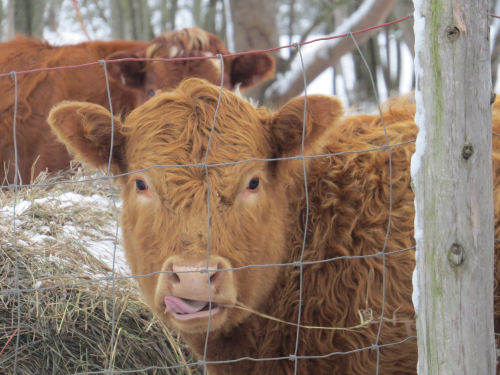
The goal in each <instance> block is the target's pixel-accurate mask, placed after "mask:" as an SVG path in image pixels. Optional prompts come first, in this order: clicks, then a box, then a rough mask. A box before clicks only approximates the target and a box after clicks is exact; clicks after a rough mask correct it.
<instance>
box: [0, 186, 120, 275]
mask: <svg viewBox="0 0 500 375" xmlns="http://www.w3.org/2000/svg"><path fill="white" fill-rule="evenodd" d="M33 205H41V206H46V207H48V208H49V209H54V210H55V209H58V210H61V209H62V210H64V209H65V208H69V207H73V206H83V207H84V208H86V209H87V208H89V207H91V209H92V210H94V211H96V210H97V211H109V212H111V213H113V211H114V206H113V202H112V201H111V200H110V199H108V198H106V197H104V196H100V195H97V194H94V195H91V196H85V195H81V194H77V193H74V192H66V193H63V194H61V195H49V196H47V197H45V198H38V199H34V200H33V201H29V200H20V201H19V202H17V204H16V230H18V231H20V230H21V229H20V228H22V227H23V226H24V225H26V223H28V222H29V221H30V220H31V217H30V214H29V209H30V208H31V207H33ZM119 206H121V202H117V207H119ZM0 215H2V216H4V217H5V218H7V219H10V218H11V217H12V215H13V208H12V206H3V207H1V208H0ZM51 224H54V223H51ZM117 225H118V223H117V220H116V218H114V219H111V220H110V222H109V223H108V224H107V225H106V226H104V227H102V228H99V230H98V231H97V230H94V231H93V232H92V231H89V230H88V229H86V231H83V230H82V228H81V227H80V226H78V225H74V224H73V223H72V222H71V221H67V222H65V223H64V225H63V236H64V237H66V238H70V239H74V240H76V241H78V242H79V243H80V244H81V245H82V246H83V247H85V249H86V250H87V251H88V252H89V253H90V254H92V255H93V256H95V257H96V258H97V259H99V260H100V261H101V262H103V263H104V264H105V265H106V266H107V267H108V268H110V269H112V268H113V257H114V258H115V271H116V272H118V273H121V274H125V275H128V274H130V269H129V267H128V265H127V262H126V260H125V253H124V250H123V247H122V246H121V231H120V230H118V238H115V234H116V233H117ZM36 230H37V232H36V233H35V232H33V231H32V230H25V231H23V234H24V235H25V236H28V237H29V239H30V242H32V243H35V244H39V245H42V246H46V245H47V244H50V242H51V241H56V238H55V237H53V236H52V235H51V233H50V232H51V229H50V227H49V226H48V225H42V226H40V227H37V228H36ZM17 243H18V244H19V245H23V246H30V245H29V244H28V243H26V242H25V241H23V240H21V239H18V240H17ZM51 256H52V255H51ZM55 261H57V260H56V259H55Z"/></svg>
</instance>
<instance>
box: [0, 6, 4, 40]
mask: <svg viewBox="0 0 500 375" xmlns="http://www.w3.org/2000/svg"><path fill="white" fill-rule="evenodd" d="M3 19H4V11H3V2H0V40H2V39H3V27H2V24H3Z"/></svg>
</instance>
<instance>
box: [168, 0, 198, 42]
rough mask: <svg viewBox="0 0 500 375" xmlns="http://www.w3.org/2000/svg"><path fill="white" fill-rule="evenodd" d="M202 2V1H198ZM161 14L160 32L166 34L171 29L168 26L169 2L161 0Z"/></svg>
mask: <svg viewBox="0 0 500 375" xmlns="http://www.w3.org/2000/svg"><path fill="white" fill-rule="evenodd" d="M198 1H200V0H198ZM159 9H160V14H161V25H160V31H161V33H162V34H163V33H165V32H166V31H167V30H168V29H169V28H168V27H169V25H168V0H160V5H159Z"/></svg>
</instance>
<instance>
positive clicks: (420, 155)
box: [411, 0, 496, 375]
mask: <svg viewBox="0 0 500 375" xmlns="http://www.w3.org/2000/svg"><path fill="white" fill-rule="evenodd" d="M414 5H415V19H414V22H415V25H414V27H415V71H416V84H417V85H416V92H415V97H416V104H417V113H416V117H415V120H416V122H417V124H418V125H419V133H418V137H417V144H416V152H415V155H414V156H413V158H412V165H411V171H412V179H413V184H414V190H415V210H416V212H415V214H416V215H415V239H416V243H417V251H416V256H417V266H416V271H415V273H414V288H416V290H415V291H414V303H415V304H416V313H417V331H418V354H419V362H418V371H419V374H421V375H423V374H494V373H495V364H496V353H495V342H494V332H493V330H494V328H493V263H494V262H493V256H494V254H493V240H494V234H493V192H492V186H493V184H492V164H491V136H492V130H491V106H490V98H491V74H490V69H491V67H490V52H489V40H488V35H489V29H488V18H489V14H488V10H489V1H488V0H473V1H463V0H414Z"/></svg>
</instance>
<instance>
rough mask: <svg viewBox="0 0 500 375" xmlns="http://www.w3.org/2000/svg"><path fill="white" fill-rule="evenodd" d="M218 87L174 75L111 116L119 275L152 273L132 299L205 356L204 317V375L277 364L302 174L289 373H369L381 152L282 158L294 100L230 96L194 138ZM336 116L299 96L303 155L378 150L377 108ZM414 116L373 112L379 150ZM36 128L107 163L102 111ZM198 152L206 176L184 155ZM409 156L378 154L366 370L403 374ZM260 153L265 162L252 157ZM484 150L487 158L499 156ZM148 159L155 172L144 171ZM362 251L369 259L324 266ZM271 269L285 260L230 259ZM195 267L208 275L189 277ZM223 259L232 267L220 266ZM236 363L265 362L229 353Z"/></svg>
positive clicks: (293, 136) (283, 340) (409, 355)
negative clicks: (269, 106)
mask: <svg viewBox="0 0 500 375" xmlns="http://www.w3.org/2000/svg"><path fill="white" fill-rule="evenodd" d="M218 96H219V89H218V87H216V86H214V85H212V84H209V83H207V82H204V81H203V80H199V79H189V80H186V81H184V82H183V83H182V84H181V85H180V86H179V87H178V88H177V89H176V90H175V91H171V92H167V93H163V94H161V95H157V96H155V97H154V98H152V99H150V100H149V101H148V102H146V103H145V104H143V105H142V106H141V107H139V108H137V109H135V110H134V111H132V112H131V113H130V115H129V116H128V117H127V118H126V119H125V121H124V122H121V121H120V119H119V118H115V125H116V126H117V131H116V133H115V138H114V144H115V147H116V148H115V149H114V152H113V163H112V170H113V173H115V174H121V173H127V175H122V176H121V177H119V181H120V183H121V186H122V198H123V202H124V203H123V213H122V219H121V223H122V227H123V234H124V246H125V249H126V255H127V259H128V262H129V263H130V266H131V270H132V272H133V274H134V275H144V274H149V273H153V272H156V273H155V274H154V275H150V276H148V277H141V278H139V279H138V282H139V284H140V288H141V291H142V293H143V295H144V297H145V299H146V300H147V301H148V303H149V304H150V306H151V308H152V309H153V310H154V312H155V313H156V314H157V315H158V316H159V317H160V318H161V319H163V320H164V321H165V322H166V323H167V324H168V325H169V326H170V327H172V328H174V329H175V330H177V331H179V332H180V334H181V335H182V337H183V339H184V340H185V341H186V342H187V344H188V345H189V347H190V348H191V349H192V350H193V352H194V353H195V355H196V357H197V358H198V359H203V356H204V349H205V337H206V330H207V327H208V322H210V323H209V324H210V332H209V336H208V347H207V353H206V359H207V361H210V362H212V361H226V360H235V361H234V362H232V363H226V364H213V363H209V365H208V367H209V373H210V374H218V375H220V374H273V375H275V374H292V373H293V370H294V364H295V362H294V361H293V360H289V356H290V355H292V354H295V346H296V334H297V329H296V327H295V326H293V325H290V324H286V323H285V322H289V323H295V322H297V319H298V311H299V310H298V303H299V300H300V296H299V290H300V288H299V285H300V276H301V273H300V267H298V266H296V264H295V265H294V264H293V263H294V262H297V261H299V260H300V259H301V251H302V243H303V238H304V231H305V225H306V224H305V223H306V216H307V213H306V206H307V204H306V195H305V187H304V183H305V181H304V175H303V173H304V172H303V171H304V168H305V169H306V171H307V191H308V194H309V200H308V203H309V216H308V225H307V236H306V242H305V249H304V254H303V260H304V262H311V263H309V264H307V263H306V264H304V266H303V273H302V280H303V289H302V315H301V321H300V322H301V325H302V326H303V327H302V328H301V329H300V335H299V341H298V342H299V346H298V352H297V353H296V354H297V355H298V356H324V358H316V359H310V358H309V359H304V358H299V359H298V362H297V365H298V373H300V374H375V372H376V367H377V350H373V349H372V348H371V346H372V345H373V344H375V343H376V337H377V330H378V327H379V322H380V321H381V307H382V286H383V284H382V279H383V277H382V275H383V266H382V262H383V261H382V258H381V257H376V256H373V255H374V254H377V253H378V252H380V251H382V250H383V248H384V242H385V240H386V232H387V225H388V218H389V212H388V207H389V185H390V181H389V168H388V153H387V151H378V152H360V153H344V154H340V155H335V156H328V157H320V158H310V159H309V158H308V159H306V161H305V163H304V164H303V163H302V161H301V160H297V159H295V158H294V159H292V160H289V159H286V160H283V159H282V158H287V157H290V156H295V155H298V154H300V153H301V148H302V144H301V143H302V142H301V136H302V126H303V125H302V124H303V110H304V99H303V98H297V99H294V100H292V101H290V102H289V103H287V104H286V105H285V106H283V107H282V108H281V109H280V110H279V111H277V112H269V111H268V110H266V109H262V108H261V109H256V108H254V107H253V106H252V105H250V104H249V103H248V102H246V101H245V100H243V99H241V98H240V97H238V96H237V95H235V94H233V93H231V92H229V91H224V94H223V97H222V101H221V105H220V111H219V113H218V115H217V121H216V123H215V131H214V132H213V136H212V138H211V141H210V144H209V139H210V133H211V126H212V122H213V117H214V113H215V108H216V105H217V99H218ZM342 114H343V109H342V105H341V104H340V102H339V101H338V100H337V99H335V98H332V97H326V96H309V97H308V99H307V122H306V138H305V143H304V151H305V154H306V155H314V154H321V155H323V154H332V153H339V152H344V151H362V150H367V149H372V148H373V147H374V145H378V146H382V145H384V144H385V138H384V131H383V128H382V126H380V119H379V117H378V116H364V117H361V118H354V119H352V118H351V119H343V118H342ZM413 114H414V106H412V105H411V104H406V105H401V104H400V105H399V108H393V109H391V110H389V111H386V113H385V123H386V125H387V131H388V134H389V138H390V142H391V144H395V143H400V142H406V141H409V140H412V139H414V138H415V136H416V126H415V124H414V122H413ZM360 119H362V121H360ZM49 123H50V125H51V126H52V129H53V130H54V131H55V132H56V133H57V135H58V137H59V139H60V140H62V141H63V142H64V143H65V144H66V145H67V147H68V148H69V150H70V151H71V152H72V153H74V154H76V156H77V157H78V158H80V159H82V160H84V161H86V162H88V163H90V164H92V165H93V166H96V167H99V168H105V167H106V166H107V162H108V153H109V143H110V130H109V129H110V125H109V124H110V113H109V112H108V111H107V110H106V109H105V108H102V107H100V106H97V105H94V104H88V103H75V102H65V103H61V104H60V105H58V106H57V107H56V108H54V109H53V110H52V112H51V114H50V117H49ZM207 149H208V159H207V160H208V163H209V166H208V167H207V171H208V177H207V176H206V171H205V169H204V167H203V165H197V163H203V161H204V160H205V157H206V154H207ZM413 151H414V143H411V142H410V143H409V144H406V145H402V146H398V147H394V148H393V149H392V166H393V180H392V186H393V190H392V193H393V213H392V220H391V227H390V233H389V237H388V241H387V247H386V249H385V251H386V252H387V253H390V254H388V255H387V256H386V269H385V275H386V291H387V295H386V300H385V314H384V318H383V320H382V322H383V324H382V330H381V335H380V341H379V342H378V344H380V345H386V346H383V347H381V349H380V373H381V374H414V373H416V366H417V362H416V361H417V345H416V339H415V337H414V335H415V322H414V309H413V305H412V302H411V293H412V281H411V276H412V271H413V268H414V254H413V251H411V250H408V251H402V252H395V251H396V250H401V249H408V248H411V247H413V246H414V245H415V242H414V239H413V216H414V204H413V193H412V191H411V188H410V172H409V163H410V157H411V155H412V153H413ZM267 158H274V161H270V162H269V161H267V162H266V161H262V160H261V159H267ZM495 158H496V160H497V161H499V160H500V154H495ZM239 161H243V162H240V163H237V162H239ZM221 163H230V164H223V165H221ZM188 164H189V166H186V167H179V165H188ZM155 165H167V166H170V167H161V168H150V169H147V168H148V167H150V166H155ZM136 171H138V172H136ZM128 173H130V174H128ZM497 180H498V179H497ZM208 191H209V194H208V193H207V192H208ZM497 192H500V189H497ZM499 201H500V200H497V202H499ZM208 202H209V203H210V206H209V207H210V215H208V211H207V210H208ZM497 214H498V211H497ZM208 219H210V220H209V222H210V224H209V226H208V227H209V230H208V231H207V222H208ZM497 220H498V215H497ZM207 245H208V249H209V253H210V255H209V257H207ZM361 255H372V257H368V258H366V257H365V258H356V259H348V258H347V259H345V258H340V259H333V260H331V258H336V257H350V256H361ZM325 260H327V261H325ZM279 263H287V264H288V265H286V266H267V267H250V268H248V267H245V266H247V265H266V264H274V265H275V264H279ZM207 265H208V266H209V269H210V270H209V272H208V273H207V272H205V273H202V272H193V271H200V270H203V269H204V268H205V267H206V266H207ZM230 268H239V269H237V270H232V271H226V269H230ZM158 271H165V272H163V273H159V274H158V273H157V272H158ZM190 271H191V272H190ZM209 280H210V288H209V287H208V281H209ZM497 290H498V288H497ZM497 294H498V293H497ZM209 299H211V301H212V302H211V305H209V304H208V302H207V301H209ZM497 307H499V306H498V303H497ZM252 310H253V311H252ZM497 311H498V308H497ZM255 312H258V314H257V313H255ZM262 314H266V315H267V317H266V316H262ZM269 316H271V317H273V318H277V319H279V320H280V321H276V320H271V319H269ZM360 317H363V319H362V320H363V324H361V318H360ZM209 318H210V320H209ZM360 324H361V326H359V325H360ZM306 326H308V327H306ZM311 326H314V327H323V328H320V329H318V328H311ZM356 326H358V327H356ZM324 327H337V328H340V329H337V330H335V329H327V328H324ZM342 328H349V329H348V330H345V329H344V330H343V329H342ZM407 338H409V339H408V340H406V339H407ZM393 343H398V344H397V345H389V344H393ZM345 352H349V353H345ZM242 357H252V358H261V359H265V358H267V359H268V360H263V361H252V360H248V359H242V360H237V359H238V358H242Z"/></svg>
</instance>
